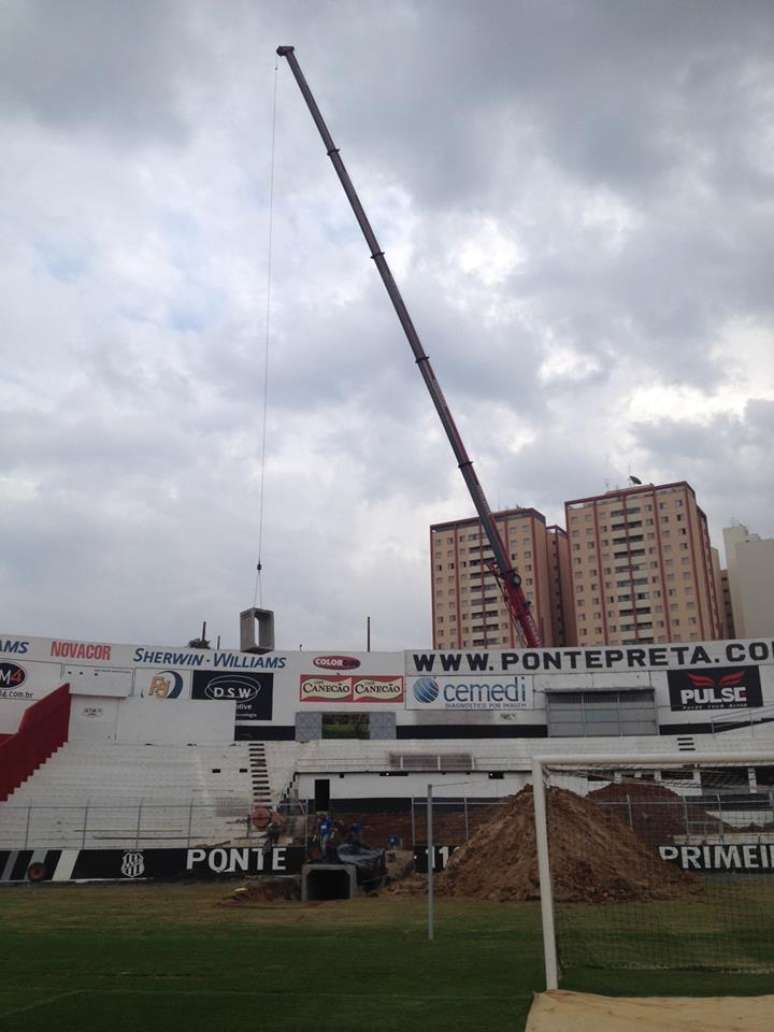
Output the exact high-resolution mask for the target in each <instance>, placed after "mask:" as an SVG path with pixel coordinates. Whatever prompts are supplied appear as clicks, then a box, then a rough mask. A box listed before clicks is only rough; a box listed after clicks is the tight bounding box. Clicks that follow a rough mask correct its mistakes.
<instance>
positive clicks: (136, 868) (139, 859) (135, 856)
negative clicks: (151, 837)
mask: <svg viewBox="0 0 774 1032" xmlns="http://www.w3.org/2000/svg"><path fill="white" fill-rule="evenodd" d="M144 873H145V859H144V857H143V855H142V850H127V851H126V852H125V853H124V855H123V857H122V858H121V874H123V876H124V877H125V878H139V877H140V875H142V874H144Z"/></svg>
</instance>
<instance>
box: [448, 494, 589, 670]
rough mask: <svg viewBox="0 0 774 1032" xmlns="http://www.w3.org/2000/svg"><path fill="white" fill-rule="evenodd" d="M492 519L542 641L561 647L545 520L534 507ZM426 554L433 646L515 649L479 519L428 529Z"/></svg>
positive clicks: (509, 620) (487, 543)
mask: <svg viewBox="0 0 774 1032" xmlns="http://www.w3.org/2000/svg"><path fill="white" fill-rule="evenodd" d="M494 518H495V522H496V524H497V529H498V531H499V533H500V536H501V537H502V540H503V542H504V543H505V544H506V546H507V550H508V554H509V555H510V557H511V561H512V562H513V564H514V566H515V567H516V569H517V570H518V572H519V574H520V575H521V578H522V587H523V589H524V593H525V595H526V596H527V599H528V600H529V601H530V603H531V604H532V614H533V616H534V617H535V621H536V623H537V625H538V629H539V631H540V635H541V638H542V639H543V641H544V642H545V643H546V644H551V645H553V644H559V642H556V641H555V640H554V615H553V613H554V607H553V601H552V594H551V583H552V576H551V573H550V572H549V561H548V550H547V543H548V537H549V535H548V530H547V528H546V520H545V516H543V514H542V513H540V512H538V511H537V510H536V509H506V510H503V511H502V512H497V513H494ZM557 529H560V528H557ZM568 554H569V553H568ZM430 555H431V571H432V572H431V585H432V605H433V647H434V648H436V649H457V648H477V647H480V646H486V647H496V648H508V647H516V646H518V645H519V640H518V636H517V634H516V629H515V628H514V626H513V621H512V620H511V616H510V611H509V610H508V607H507V606H506V604H505V601H504V599H503V597H502V593H501V591H500V586H499V584H498V582H497V578H496V577H495V575H494V573H493V572H492V563H493V556H492V550H491V548H490V547H489V542H488V541H487V538H486V535H485V534H484V533H483V531H482V529H481V523H480V521H479V519H478V517H477V516H473V517H470V518H469V519H463V520H452V521H451V522H448V523H436V524H434V525H433V526H431V527H430ZM565 569H566V567H565ZM565 579H568V577H567V573H565Z"/></svg>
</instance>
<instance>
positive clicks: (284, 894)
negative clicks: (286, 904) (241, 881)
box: [218, 878, 301, 907]
mask: <svg viewBox="0 0 774 1032" xmlns="http://www.w3.org/2000/svg"><path fill="white" fill-rule="evenodd" d="M300 898H301V882H300V880H299V879H298V878H256V879H255V880H253V881H249V882H248V883H247V884H246V885H240V887H239V888H238V889H234V891H233V892H232V893H230V894H229V895H228V896H227V897H226V898H225V899H224V900H221V901H220V903H219V904H218V905H219V906H221V907H241V906H246V905H247V904H250V903H277V902H281V901H284V900H297V899H300Z"/></svg>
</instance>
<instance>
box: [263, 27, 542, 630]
mask: <svg viewBox="0 0 774 1032" xmlns="http://www.w3.org/2000/svg"><path fill="white" fill-rule="evenodd" d="M277 53H278V54H279V56H280V57H284V58H287V62H288V64H289V65H290V70H291V71H292V73H293V76H294V78H295V80H296V82H297V83H298V88H299V89H300V90H301V95H302V96H303V98H304V100H305V101H306V106H307V107H308V108H309V112H310V114H311V116H312V118H313V119H314V123H315V125H316V126H317V129H318V131H319V133H320V136H321V137H322V141H323V143H324V145H325V151H326V153H327V155H328V157H329V158H330V159H331V162H332V163H333V167H334V168H335V170H336V174H337V175H338V177H339V180H340V182H341V185H342V187H343V188H344V193H345V194H346V195H347V200H348V201H349V203H350V205H351V207H352V211H353V212H354V213H355V218H356V219H357V221H358V225H359V226H360V229H361V230H362V232H363V236H364V237H365V239H366V243H367V244H368V247H369V250H370V252H371V257H372V258H373V260H374V262H375V264H376V268H377V269H378V270H379V275H380V276H381V277H382V282H383V283H384V286H385V288H386V290H387V293H388V295H389V297H390V300H391V301H392V304H393V307H394V308H395V312H396V314H397V316H398V319H399V320H400V324H401V326H402V327H403V332H404V333H405V334H406V338H407V340H408V342H409V345H410V347H411V350H412V351H413V353H414V359H415V361H416V363H417V367H418V368H419V371H420V373H421V374H422V379H423V380H424V381H425V385H426V387H427V389H428V391H429V392H430V397H431V398H432V401H433V404H434V405H435V409H436V411H437V413H438V416H439V418H440V420H441V424H442V425H443V428H444V430H445V431H446V436H447V437H448V439H449V443H450V444H451V447H452V451H453V452H454V457H455V458H456V460H457V465H458V466H459V469H460V472H461V473H462V476H463V478H464V480H465V483H466V485H467V488H468V491H469V492H470V497H471V498H472V499H473V504H474V505H475V507H476V512H477V513H478V516H479V519H480V520H481V526H482V527H483V528H484V533H485V534H486V536H487V540H488V541H489V545H490V547H491V549H492V553H493V556H494V562H495V573H496V576H497V578H498V580H499V581H500V586H501V588H502V592H503V595H504V597H505V600H506V602H507V604H508V608H509V609H510V612H511V616H512V617H513V620H514V621H515V624H516V627H517V628H518V630H519V632H520V634H521V635H522V637H523V638H524V641H525V642H526V644H527V645H528V646H529V647H530V648H535V647H539V646H540V644H541V641H540V632H539V631H538V628H537V624H536V622H535V619H534V617H533V616H532V612H531V610H530V604H529V602H528V601H527V598H526V596H525V594H524V590H523V588H522V586H521V577H520V576H519V574H518V573H517V572H516V570H515V568H514V566H513V564H512V563H511V561H510V559H509V556H508V552H507V550H506V547H505V545H504V544H503V541H502V538H501V537H500V533H499V531H498V529H497V524H496V523H495V520H494V516H493V515H492V510H491V509H490V508H489V503H488V502H487V500H486V496H485V495H484V492H483V490H482V488H481V484H480V483H479V481H478V477H477V476H476V474H475V472H474V470H473V463H472V461H471V459H470V457H469V456H468V453H467V451H466V450H465V445H464V444H463V443H462V438H461V437H460V433H459V431H458V430H457V427H456V425H455V423H454V419H453V418H452V414H451V412H450V411H449V406H448V405H447V404H446V399H445V398H444V395H443V391H442V390H441V387H440V385H439V383H438V381H437V380H436V378H435V373H434V372H433V368H432V366H431V365H430V359H429V358H428V357H427V355H426V354H425V351H424V349H423V347H422V342H421V341H420V339H419V334H418V333H417V331H416V329H415V327H414V324H413V322H412V321H411V316H410V315H409V313H408V309H407V308H406V305H405V303H404V301H403V298H402V297H401V293H400V291H399V290H398V287H397V284H396V283H395V280H394V279H393V276H392V272H391V271H390V267H389V265H388V264H387V260H386V258H385V257H384V252H383V251H382V249H381V248H380V247H379V242H378V240H377V239H376V235H375V234H374V231H373V229H372V228H371V223H370V222H369V221H368V217H367V215H366V213H365V211H364V209H363V205H362V204H361V203H360V198H359V197H358V195H357V192H356V191H355V188H354V186H353V185H352V180H351V179H350V178H349V173H348V172H347V170H346V168H345V167H344V162H343V161H342V160H341V156H340V154H339V149H338V147H337V146H336V144H335V143H334V142H333V137H332V136H331V134H330V132H329V131H328V127H327V125H326V124H325V120H324V119H323V117H322V115H321V114H320V109H319V108H318V106H317V102H316V101H315V99H314V97H313V95H312V91H311V90H310V89H309V85H308V83H307V81H306V79H305V78H304V73H303V72H302V71H301V67H300V65H299V63H298V60H297V58H296V55H295V48H294V47H291V46H282V47H277Z"/></svg>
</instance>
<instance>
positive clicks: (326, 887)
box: [303, 864, 355, 901]
mask: <svg viewBox="0 0 774 1032" xmlns="http://www.w3.org/2000/svg"><path fill="white" fill-rule="evenodd" d="M303 877H304V885H303V889H304V891H303V898H304V899H305V900H307V901H309V900H329V899H351V898H352V896H353V895H354V892H355V872H354V871H353V870H352V869H351V868H350V867H347V866H345V865H343V864H337V865H334V864H320V865H318V866H310V867H308V868H306V869H305V871H304V875H303Z"/></svg>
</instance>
